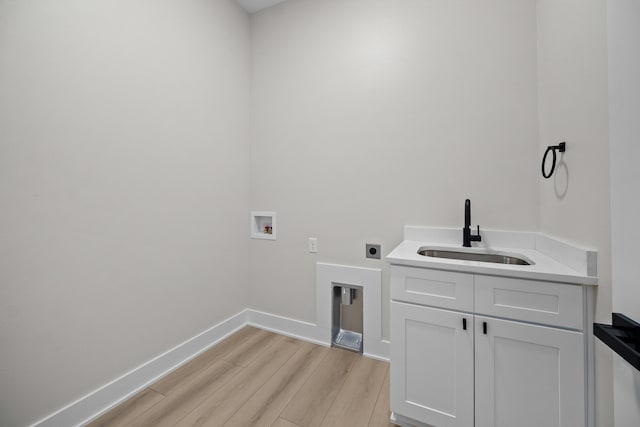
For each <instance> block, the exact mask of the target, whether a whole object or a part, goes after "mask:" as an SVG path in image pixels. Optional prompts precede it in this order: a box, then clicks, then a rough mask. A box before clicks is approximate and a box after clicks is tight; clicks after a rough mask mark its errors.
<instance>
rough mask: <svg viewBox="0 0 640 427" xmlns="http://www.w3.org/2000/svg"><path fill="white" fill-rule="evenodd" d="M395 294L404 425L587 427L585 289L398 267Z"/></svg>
mask: <svg viewBox="0 0 640 427" xmlns="http://www.w3.org/2000/svg"><path fill="white" fill-rule="evenodd" d="M448 274H451V276H450V277H447V275H448ZM446 295H448V296H449V297H448V298H447V297H446ZM391 296H392V299H393V301H392V302H391V410H392V411H393V413H394V416H395V417H396V423H398V424H400V425H407V426H409V425H410V426H414V425H415V426H422V425H428V426H434V427H474V426H475V427H514V426H518V427H529V426H530V427H539V426H545V427H556V426H557V427H585V426H586V425H588V424H587V416H586V412H585V402H586V400H587V393H586V388H587V387H586V384H587V382H586V369H585V363H586V362H585V361H586V359H587V358H586V348H587V346H586V343H585V333H584V331H583V330H582V326H583V324H586V322H584V319H583V316H584V313H585V310H583V304H584V303H585V302H584V301H585V299H584V295H583V292H582V287H581V286H576V285H568V284H559V283H545V282H536V281H530V280H521V279H511V278H499V277H492V276H484V275H482V276H481V275H473V274H464V273H454V272H452V273H449V272H445V271H435V270H426V269H420V268H412V267H403V266H396V265H392V266H391ZM441 298H442V300H443V301H445V304H442V306H438V305H437V301H438V300H439V299H441ZM469 301H472V302H473V303H472V304H471V305H469ZM505 317H507V318H510V319H505Z"/></svg>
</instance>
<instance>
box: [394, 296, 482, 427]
mask: <svg viewBox="0 0 640 427" xmlns="http://www.w3.org/2000/svg"><path fill="white" fill-rule="evenodd" d="M463 319H464V323H463ZM465 323H466V330H465V329H464V327H463V325H464V324H465ZM391 336H393V340H392V341H391V410H392V411H393V412H395V413H397V414H400V415H403V416H405V417H408V418H412V419H414V420H416V421H420V422H423V423H426V424H430V425H434V426H438V427H454V426H455V427H472V426H473V393H474V391H473V390H474V388H473V316H471V315H465V314H462V313H457V312H453V311H448V310H440V309H436V308H429V307H421V306H416V305H412V304H405V303H400V302H395V301H393V302H391Z"/></svg>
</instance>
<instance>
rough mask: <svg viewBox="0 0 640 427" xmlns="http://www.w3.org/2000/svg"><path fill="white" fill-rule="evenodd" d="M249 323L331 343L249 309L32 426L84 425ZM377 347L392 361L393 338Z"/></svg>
mask: <svg viewBox="0 0 640 427" xmlns="http://www.w3.org/2000/svg"><path fill="white" fill-rule="evenodd" d="M247 325H251V326H254V327H256V328H260V329H265V330H268V331H272V332H275V333H278V334H281V335H286V336H289V337H292V338H297V339H300V340H303V341H309V342H312V343H314V344H318V345H322V346H325V347H328V346H329V345H331V342H330V336H331V331H328V330H327V331H325V330H323V328H320V327H318V326H317V325H316V324H315V323H309V322H304V321H301V320H295V319H290V318H287V317H283V316H278V315H275V314H269V313H264V312H262V311H257V310H251V309H245V310H243V311H241V312H240V313H238V314H236V315H234V316H232V317H230V318H228V319H227V320H224V321H223V322H220V323H218V324H217V325H215V326H213V327H212V328H210V329H208V330H206V331H204V332H202V333H201V334H199V335H196V336H195V337H193V338H190V339H189V340H187V341H185V342H183V343H182V344H179V345H177V346H175V347H174V348H172V349H171V350H168V351H166V352H165V353H163V354H161V355H159V356H158V357H156V358H154V359H152V360H150V361H148V362H146V363H144V364H142V365H140V366H138V367H137V368H135V369H132V370H131V371H129V372H127V373H126V374H124V375H122V376H121V377H119V378H117V379H115V380H113V381H111V382H110V383H108V384H105V385H104V386H102V387H100V388H99V389H97V390H95V391H93V392H91V393H89V394H87V395H86V396H84V397H81V398H80V399H78V400H76V401H75V402H73V403H71V404H69V405H67V406H65V407H64V408H62V409H60V410H58V411H56V412H55V413H53V414H51V415H49V416H47V417H46V418H44V419H42V420H40V421H38V422H36V423H34V424H32V427H35V426H37V427H69V426H81V425H84V424H86V423H88V422H90V421H91V420H94V419H96V418H97V417H99V416H100V415H102V414H104V413H105V412H107V411H109V410H110V409H112V408H114V407H115V406H117V405H118V404H120V403H121V402H123V401H125V400H126V399H128V398H129V397H131V396H133V395H134V394H136V393H138V392H139V391H140V390H142V389H144V388H145V387H147V386H149V385H150V384H153V383H154V382H155V381H157V380H158V379H160V378H161V377H163V376H165V375H167V374H168V373H169V372H171V371H173V370H174V369H177V368H178V367H180V366H182V365H183V364H185V363H187V362H188V361H190V360H191V359H193V358H195V357H196V356H198V355H199V354H201V353H202V352H204V351H206V350H207V349H209V348H210V347H212V346H213V345H215V344H217V343H218V342H219V341H221V340H223V339H224V338H226V337H227V336H229V335H231V334H233V333H234V332H236V331H237V330H239V329H240V328H242V327H244V326H247ZM377 348H379V349H381V354H368V353H365V356H366V357H369V358H372V359H377V360H383V361H389V357H388V356H389V352H388V348H389V341H381V342H380V345H379V346H377ZM385 349H386V350H385Z"/></svg>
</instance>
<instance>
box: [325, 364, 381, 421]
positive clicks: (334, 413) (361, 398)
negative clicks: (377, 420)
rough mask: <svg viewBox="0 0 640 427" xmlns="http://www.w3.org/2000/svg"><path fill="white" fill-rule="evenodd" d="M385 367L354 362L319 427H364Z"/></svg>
mask: <svg viewBox="0 0 640 427" xmlns="http://www.w3.org/2000/svg"><path fill="white" fill-rule="evenodd" d="M388 366H389V365H388V364H387V363H384V362H380V361H378V360H373V359H369V358H366V357H361V358H360V359H358V361H357V362H356V363H355V364H354V366H353V369H352V370H351V372H349V376H348V377H347V379H346V380H345V382H344V384H343V385H342V388H341V389H340V392H339V393H338V395H337V396H336V398H335V400H334V401H333V404H332V405H331V408H329V412H328V413H327V416H326V417H325V418H324V420H323V421H322V424H321V426H322V427H330V426H350V427H358V426H366V425H367V424H368V423H369V419H370V418H371V412H372V411H373V408H374V406H375V404H376V400H377V399H378V394H379V393H380V389H381V388H382V383H383V382H384V377H385V374H386V372H387V369H388Z"/></svg>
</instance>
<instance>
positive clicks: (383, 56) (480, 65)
mask: <svg viewBox="0 0 640 427" xmlns="http://www.w3.org/2000/svg"><path fill="white" fill-rule="evenodd" d="M252 31H253V32H252V41H253V49H252V66H253V79H252V83H253V85H252V90H253V98H252V106H253V130H252V132H253V135H252V160H251V172H252V174H251V186H252V196H251V205H252V209H256V210H275V211H277V213H278V240H277V241H276V242H269V241H252V242H251V256H250V262H251V286H252V288H251V306H252V307H253V308H256V309H258V310H263V311H267V312H271V313H275V314H278V315H281V316H286V317H291V318H294V319H300V320H306V321H314V320H315V316H314V311H315V310H314V295H315V294H314V289H315V262H316V261H326V262H336V263H340V264H348V265H359V266H369V267H381V268H383V269H384V276H383V283H384V289H383V301H385V303H384V304H383V325H384V334H385V336H387V337H388V325H389V321H388V300H389V297H388V296H389V295H388V268H387V265H386V263H385V262H384V261H368V260H365V258H364V252H365V250H364V249H365V243H366V242H374V243H381V244H382V251H383V253H384V254H386V253H388V252H389V251H390V250H391V249H393V247H394V246H396V245H397V244H398V243H400V241H401V240H402V233H403V225H405V224H411V225H431V226H454V227H460V228H462V226H463V221H464V215H463V213H464V212H463V208H464V199H465V198H471V200H472V206H473V215H472V220H473V223H474V224H480V226H481V228H482V227H485V228H494V229H496V228H497V229H516V230H536V229H537V228H538V216H539V211H538V182H537V178H536V177H537V174H538V167H539V158H538V145H537V144H538V142H537V141H538V135H537V129H538V121H537V86H536V74H537V71H536V8H535V2H533V1H531V0H520V1H512V0H489V1H483V2H476V1H462V2H448V1H441V0H428V1H424V0H421V1H414V0H397V1H387V0H350V1H344V0H323V1H315V0H298V1H292V2H285V3H283V4H281V5H278V6H276V7H274V8H272V9H267V10H265V11H263V12H260V13H258V14H257V15H254V16H253V18H252ZM461 235H462V233H461ZM309 237H318V239H319V253H318V254H310V253H308V252H307V239H308V238H309ZM461 239H462V237H461Z"/></svg>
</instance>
